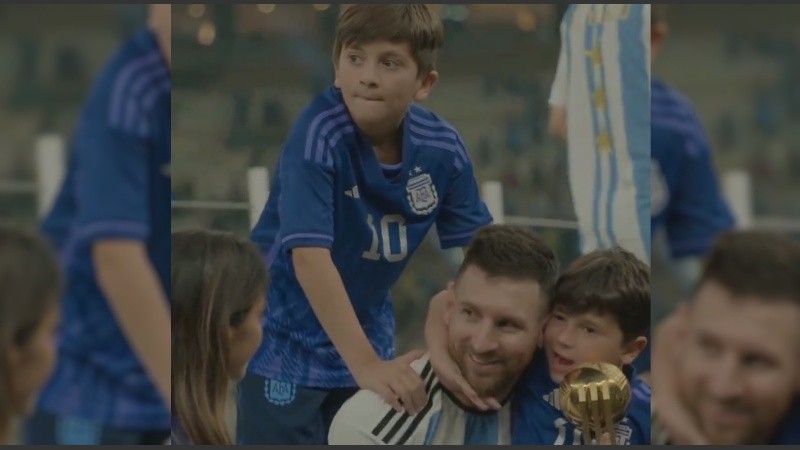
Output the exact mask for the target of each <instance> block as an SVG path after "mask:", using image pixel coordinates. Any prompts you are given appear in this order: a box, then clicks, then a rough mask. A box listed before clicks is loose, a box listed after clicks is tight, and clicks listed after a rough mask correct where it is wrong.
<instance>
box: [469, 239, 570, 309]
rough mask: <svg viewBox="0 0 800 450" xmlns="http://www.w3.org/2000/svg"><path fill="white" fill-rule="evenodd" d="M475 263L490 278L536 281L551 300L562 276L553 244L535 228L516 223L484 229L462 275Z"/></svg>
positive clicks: (470, 250)
mask: <svg viewBox="0 0 800 450" xmlns="http://www.w3.org/2000/svg"><path fill="white" fill-rule="evenodd" d="M473 265H474V266H476V267H478V268H479V269H481V270H482V271H483V272H485V273H486V274H487V275H488V276H490V277H507V278H511V279H512V280H533V281H536V282H537V283H539V286H540V287H541V290H542V294H543V295H544V297H545V299H548V300H549V299H550V298H552V295H553V286H554V285H555V282H556V278H557V277H558V260H557V259H556V255H555V254H554V253H553V251H552V250H551V249H550V247H548V246H547V245H546V244H545V243H544V242H543V241H542V240H541V239H540V238H539V236H537V235H536V233H534V232H533V231H532V230H530V229H528V228H525V227H521V226H515V225H489V226H486V227H484V228H481V229H480V230H479V231H478V232H477V233H476V234H475V237H474V238H473V239H472V242H470V244H469V248H468V249H467V253H466V255H465V256H464V261H463V262H462V263H461V267H460V268H459V270H458V276H459V277H460V276H461V274H462V273H464V271H465V270H466V269H467V268H468V267H469V266H473Z"/></svg>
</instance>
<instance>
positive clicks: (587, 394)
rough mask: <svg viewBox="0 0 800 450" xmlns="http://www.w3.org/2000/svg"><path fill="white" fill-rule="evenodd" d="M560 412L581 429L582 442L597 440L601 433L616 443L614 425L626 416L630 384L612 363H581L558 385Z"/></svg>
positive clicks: (595, 441)
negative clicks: (606, 434)
mask: <svg viewBox="0 0 800 450" xmlns="http://www.w3.org/2000/svg"><path fill="white" fill-rule="evenodd" d="M559 399H560V401H561V411H563V412H564V415H565V416H566V417H567V419H569V420H570V421H571V422H572V423H573V424H574V425H575V427H577V428H578V429H579V430H581V435H582V437H583V442H584V444H592V443H599V442H600V437H601V436H602V435H603V433H604V432H606V433H608V435H609V436H610V437H611V443H612V444H616V432H615V427H616V424H617V423H619V422H620V421H621V420H622V419H623V418H624V417H625V411H626V410H627V408H628V403H629V402H630V401H631V387H630V384H629V383H628V379H627V378H626V377H625V374H624V373H622V370H620V369H619V367H617V366H615V365H614V364H608V363H592V364H582V365H581V366H579V367H577V368H576V369H574V370H572V371H571V372H570V373H568V374H567V375H566V376H565V377H564V380H563V381H561V385H560V386H559Z"/></svg>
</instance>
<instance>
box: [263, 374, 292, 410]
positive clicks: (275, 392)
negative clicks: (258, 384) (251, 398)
mask: <svg viewBox="0 0 800 450" xmlns="http://www.w3.org/2000/svg"><path fill="white" fill-rule="evenodd" d="M295 391H296V388H295V385H294V383H287V382H285V381H278V380H266V381H265V382H264V397H266V399H267V401H268V402H270V403H272V404H273V405H277V406H286V405H288V404H290V403H292V402H293V401H294V395H295Z"/></svg>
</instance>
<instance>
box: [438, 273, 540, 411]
mask: <svg viewBox="0 0 800 450" xmlns="http://www.w3.org/2000/svg"><path fill="white" fill-rule="evenodd" d="M545 302H546V300H545V299H544V298H543V297H542V294H541V289H540V287H539V283H537V282H536V281H530V280H526V281H515V280H511V279H508V278H504V277H495V278H488V277H487V276H486V274H485V273H484V272H483V271H482V270H481V269H479V268H478V267H476V266H470V267H468V268H467V269H466V270H465V271H464V272H463V273H462V274H461V277H460V278H459V280H458V281H457V282H456V285H455V303H454V304H453V305H450V307H449V309H448V349H449V352H450V356H451V357H452V358H453V360H454V361H456V363H457V364H458V367H459V369H460V370H461V373H462V374H463V375H464V378H465V379H466V380H467V381H468V382H469V384H470V385H471V386H472V387H473V389H475V391H476V393H477V394H478V395H481V396H483V397H492V398H496V399H498V400H502V399H504V398H506V397H507V396H508V395H509V394H510V393H511V390H512V388H513V386H514V383H516V381H517V379H518V378H519V376H520V375H521V374H522V372H523V370H525V367H526V366H527V365H528V363H529V362H530V360H531V358H533V352H534V350H535V349H536V340H537V338H538V336H539V330H540V325H541V323H542V319H543V318H544V315H545V312H546V303H545Z"/></svg>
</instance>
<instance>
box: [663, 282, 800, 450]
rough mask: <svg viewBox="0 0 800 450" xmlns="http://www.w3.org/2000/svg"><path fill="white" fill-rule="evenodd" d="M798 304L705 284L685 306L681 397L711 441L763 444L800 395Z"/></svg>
mask: <svg viewBox="0 0 800 450" xmlns="http://www.w3.org/2000/svg"><path fill="white" fill-rule="evenodd" d="M798 325H800V308H798V307H797V306H793V305H792V304H791V303H790V302H788V301H785V302H778V301H773V302H770V303H766V302H762V301H759V300H758V299H752V298H747V297H741V298H734V297H733V295H732V294H731V293H730V292H728V291H727V290H726V289H725V288H724V287H723V286H721V285H719V284H718V283H715V282H712V281H709V282H706V283H704V284H703V285H702V286H701V287H700V289H699V290H698V292H697V294H696V296H695V299H694V301H693V303H692V305H691V307H690V310H689V329H688V336H687V343H686V348H685V351H684V358H683V360H682V361H681V363H680V364H679V366H678V374H679V380H680V383H681V395H682V397H683V399H684V401H685V402H686V405H687V406H688V408H689V410H690V411H691V412H692V414H693V415H694V416H695V419H696V420H697V423H698V424H699V425H700V427H701V429H702V430H703V432H704V433H705V434H706V436H707V437H708V439H709V440H710V442H711V443H712V444H720V445H725V444H757V443H763V442H764V441H765V440H766V439H768V437H769V435H770V434H771V433H772V432H773V431H774V429H775V427H776V426H777V425H778V424H779V423H780V421H781V419H782V418H783V416H784V415H785V414H786V413H787V411H788V409H789V407H790V404H791V401H792V398H793V397H794V396H795V395H796V394H797V393H798V392H800V331H798V330H799V329H800V327H799V326H798Z"/></svg>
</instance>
